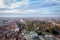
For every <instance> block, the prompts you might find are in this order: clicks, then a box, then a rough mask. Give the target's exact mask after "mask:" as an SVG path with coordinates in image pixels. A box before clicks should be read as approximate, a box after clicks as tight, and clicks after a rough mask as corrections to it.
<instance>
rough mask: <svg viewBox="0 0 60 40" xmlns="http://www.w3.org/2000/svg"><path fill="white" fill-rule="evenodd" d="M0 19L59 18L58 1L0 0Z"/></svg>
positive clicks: (59, 2) (59, 3) (59, 0)
mask: <svg viewBox="0 0 60 40" xmlns="http://www.w3.org/2000/svg"><path fill="white" fill-rule="evenodd" d="M0 17H60V0H0Z"/></svg>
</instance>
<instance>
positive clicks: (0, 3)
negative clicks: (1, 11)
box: [0, 0, 5, 8]
mask: <svg viewBox="0 0 60 40" xmlns="http://www.w3.org/2000/svg"><path fill="white" fill-rule="evenodd" d="M3 1H4V0H0V8H5V5H4V2H3Z"/></svg>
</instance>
